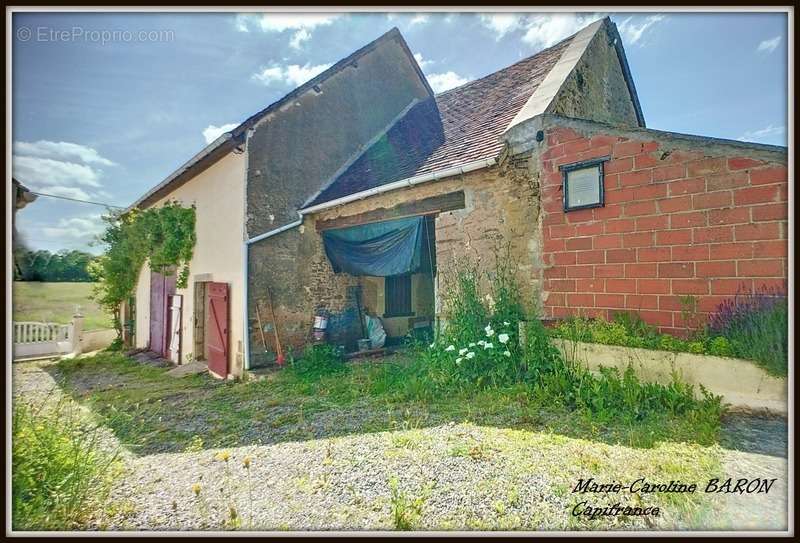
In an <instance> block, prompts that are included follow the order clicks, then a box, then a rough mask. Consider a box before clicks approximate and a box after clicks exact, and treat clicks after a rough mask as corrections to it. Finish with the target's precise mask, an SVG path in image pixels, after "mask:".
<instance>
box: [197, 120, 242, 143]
mask: <svg viewBox="0 0 800 543" xmlns="http://www.w3.org/2000/svg"><path fill="white" fill-rule="evenodd" d="M237 126H239V125H238V124H237V123H229V124H223V125H222V126H215V125H213V124H210V125H208V126H207V127H206V128H205V130H203V138H204V139H205V140H206V144H208V143H211V142H212V141H214V140H215V139H217V138H218V137H220V136H221V135H222V134H224V133H225V132H230V131H231V130H233V129H234V128H236V127H237Z"/></svg>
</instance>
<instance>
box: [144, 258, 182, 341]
mask: <svg viewBox="0 0 800 543" xmlns="http://www.w3.org/2000/svg"><path fill="white" fill-rule="evenodd" d="M175 279H176V277H175V274H172V275H163V274H160V273H158V272H154V271H151V272H150V350H151V351H153V352H154V353H158V354H160V355H161V356H165V357H166V356H169V352H168V351H169V342H168V341H167V337H168V326H169V313H168V311H169V308H168V300H169V297H170V296H171V295H173V294H175Z"/></svg>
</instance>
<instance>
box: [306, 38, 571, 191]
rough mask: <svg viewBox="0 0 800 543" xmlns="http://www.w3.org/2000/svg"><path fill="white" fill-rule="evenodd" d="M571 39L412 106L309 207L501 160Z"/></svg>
mask: <svg viewBox="0 0 800 543" xmlns="http://www.w3.org/2000/svg"><path fill="white" fill-rule="evenodd" d="M571 39H572V38H567V39H566V40H564V41H562V42H560V43H558V44H556V45H554V46H552V47H550V48H549V49H545V50H543V51H541V52H539V53H537V54H535V55H533V56H531V57H528V58H526V59H523V60H521V61H519V62H517V63H516V64H512V65H511V66H508V67H507V68H503V69H502V70H500V71H498V72H495V73H493V74H490V75H488V76H486V77H483V78H481V79H477V80H475V81H472V82H470V83H467V84H466V85H462V86H460V87H457V88H455V89H452V90H449V91H447V92H443V93H441V94H439V95H437V96H436V97H435V98H432V99H430V100H426V101H424V102H420V103H418V104H416V105H415V106H413V107H412V108H411V109H410V110H409V111H408V112H407V113H406V115H405V116H403V117H402V118H401V119H400V120H399V121H398V122H397V123H395V124H394V125H393V126H392V127H391V128H390V129H389V131H388V132H387V133H386V134H385V135H383V136H382V137H381V138H380V139H379V140H378V141H377V142H376V143H375V144H373V145H372V146H371V147H370V148H369V149H368V150H367V151H366V152H364V154H362V155H361V156H360V157H359V158H358V159H357V160H356V161H355V162H354V163H353V164H352V165H350V167H349V168H348V169H347V170H345V171H344V172H343V173H341V174H340V175H339V176H338V177H337V178H336V179H335V180H333V182H332V183H331V184H330V185H329V186H328V187H327V188H325V189H324V190H323V191H322V192H321V193H320V194H319V195H317V197H316V198H314V200H313V201H312V202H310V203H309V204H308V206H311V205H316V204H320V203H323V202H327V201H330V200H334V199H336V198H341V197H343V196H347V195H350V194H355V193H357V192H361V191H364V190H367V189H370V188H374V187H379V186H381V185H386V184H388V183H392V182H394V181H399V180H401V179H406V178H409V177H413V176H416V175H421V174H425V173H430V172H434V171H437V170H441V169H444V168H448V167H453V166H459V165H461V164H464V163H467V162H472V161H475V160H480V159H484V158H496V157H497V156H498V155H499V153H500V151H501V150H502V148H503V142H502V141H501V139H500V137H501V136H502V134H503V132H505V130H506V128H507V127H508V125H509V123H510V122H511V121H512V120H513V119H514V117H515V116H516V114H517V112H519V110H520V109H522V107H523V106H524V105H525V103H526V102H527V101H528V99H529V98H530V97H531V95H532V94H533V92H534V91H535V90H536V88H537V87H538V86H539V84H541V82H542V81H543V80H544V78H545V76H546V75H547V73H548V72H549V71H550V69H551V68H552V67H553V66H554V65H555V64H556V62H558V59H559V58H560V56H561V54H562V52H563V51H564V49H565V48H566V47H567V46H568V45H569V43H570V41H571Z"/></svg>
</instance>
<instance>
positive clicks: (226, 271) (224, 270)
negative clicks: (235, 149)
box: [136, 153, 247, 375]
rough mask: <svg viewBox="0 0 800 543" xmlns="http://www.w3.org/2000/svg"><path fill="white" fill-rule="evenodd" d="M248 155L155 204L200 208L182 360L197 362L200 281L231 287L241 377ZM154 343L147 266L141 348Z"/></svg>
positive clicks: (233, 347) (234, 359)
mask: <svg viewBox="0 0 800 543" xmlns="http://www.w3.org/2000/svg"><path fill="white" fill-rule="evenodd" d="M246 164H247V161H246V155H245V154H244V153H241V154H236V153H229V154H228V155H226V156H225V157H224V158H222V159H220V160H219V161H217V162H216V163H215V164H214V165H212V166H211V167H210V168H208V169H207V170H205V171H203V172H201V173H200V174H198V175H197V176H195V177H194V178H192V179H191V180H190V181H188V182H187V183H185V184H184V185H182V186H180V187H178V188H177V189H175V190H174V191H173V192H171V193H170V194H169V195H168V196H167V197H166V198H164V199H162V200H159V201H158V202H157V203H156V204H154V205H155V206H160V205H163V204H164V203H165V202H167V201H171V200H175V201H178V202H180V203H181V204H182V205H184V206H190V205H192V204H194V205H195V207H196V209H197V218H196V224H195V232H196V235H197V242H196V244H195V247H194V254H193V256H192V260H191V262H190V263H189V282H188V284H187V287H186V288H183V289H181V288H179V289H177V291H176V294H180V295H182V296H183V318H182V322H181V334H182V340H181V351H182V354H181V356H182V362H183V363H186V362H188V361H190V360H192V359H193V358H194V357H195V355H196V354H197V353H194V352H193V351H194V286H195V281H214V282H218V283H227V284H228V299H229V310H228V318H229V323H230V325H229V341H230V344H229V345H230V348H229V350H230V358H229V368H230V372H231V373H232V374H234V375H239V374H241V368H242V360H243V356H244V355H243V349H244V347H243V345H242V341H243V337H244V334H243V331H244V326H243V322H242V321H243V319H242V313H243V308H242V301H243V293H244V273H243V270H242V253H241V251H242V242H243V240H244V178H245V168H246ZM149 341H150V268H149V266H148V265H147V264H145V265H144V266H143V268H142V270H141V272H140V274H139V282H138V284H137V288H136V346H137V347H139V348H146V347H147V346H148V344H149Z"/></svg>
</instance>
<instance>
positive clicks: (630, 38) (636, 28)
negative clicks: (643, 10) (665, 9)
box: [619, 15, 666, 45]
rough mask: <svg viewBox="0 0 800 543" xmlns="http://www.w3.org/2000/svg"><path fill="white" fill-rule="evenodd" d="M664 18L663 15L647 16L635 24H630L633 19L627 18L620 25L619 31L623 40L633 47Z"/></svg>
mask: <svg viewBox="0 0 800 543" xmlns="http://www.w3.org/2000/svg"><path fill="white" fill-rule="evenodd" d="M665 18H666V17H664V16H663V15H649V16H647V17H645V18H644V20H642V21H639V23H638V24H637V23H634V22H632V19H633V17H628V18H627V19H625V20H624V21H622V22H621V23H620V25H619V31H620V33H621V34H622V37H623V38H624V40H625V41H626V42H627V43H629V44H630V45H633V44H635V43H637V42H639V41H640V40H641V39H642V37H643V36H644V34H645V32H647V30H648V29H650V28H651V27H652V26H653V25H655V24H656V23H658V22H659V21H663V20H664V19H665Z"/></svg>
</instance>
